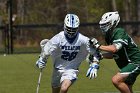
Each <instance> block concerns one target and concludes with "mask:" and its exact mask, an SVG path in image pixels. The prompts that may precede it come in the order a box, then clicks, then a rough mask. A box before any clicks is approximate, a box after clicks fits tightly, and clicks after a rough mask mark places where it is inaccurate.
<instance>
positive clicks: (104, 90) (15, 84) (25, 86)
mask: <svg viewBox="0 0 140 93" xmlns="http://www.w3.org/2000/svg"><path fill="white" fill-rule="evenodd" d="M38 55H39V54H15V55H7V56H3V55H0V93H36V87H37V81H38V76H39V69H38V68H36V67H35V62H36V60H37V59H38ZM87 69H88V63H86V62H83V63H82V64H81V66H80V72H79V76H78V80H77V82H75V83H74V85H73V86H72V87H71V88H70V90H69V92H68V93H113V92H118V91H117V90H116V89H115V88H114V86H113V85H112V83H111V78H112V76H113V75H114V74H115V73H116V72H117V70H118V68H117V66H116V64H115V62H114V61H113V60H102V61H101V64H100V69H99V71H98V77H97V78H96V79H93V80H90V79H88V78H87V77H86V76H85V74H86V71H87ZM51 72H52V63H51V61H50V59H49V60H48V64H47V68H45V69H44V70H43V75H42V79H41V86H40V92H39V93H51ZM134 90H135V91H140V76H139V77H138V78H137V81H136V83H135V85H134ZM136 93H140V92H136Z"/></svg>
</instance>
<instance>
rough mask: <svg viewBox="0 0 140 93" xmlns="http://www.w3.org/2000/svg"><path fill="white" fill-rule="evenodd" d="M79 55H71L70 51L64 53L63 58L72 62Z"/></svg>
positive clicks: (73, 53)
mask: <svg viewBox="0 0 140 93" xmlns="http://www.w3.org/2000/svg"><path fill="white" fill-rule="evenodd" d="M77 53H78V52H71V53H69V52H68V51H63V52H62V56H61V58H62V59H64V60H67V61H71V60H73V59H74V58H75V57H76V55H77Z"/></svg>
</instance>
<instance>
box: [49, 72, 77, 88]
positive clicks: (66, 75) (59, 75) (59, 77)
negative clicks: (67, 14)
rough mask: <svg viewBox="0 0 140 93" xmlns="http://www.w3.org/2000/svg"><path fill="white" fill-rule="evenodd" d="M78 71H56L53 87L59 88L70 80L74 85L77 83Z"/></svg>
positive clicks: (53, 75)
mask: <svg viewBox="0 0 140 93" xmlns="http://www.w3.org/2000/svg"><path fill="white" fill-rule="evenodd" d="M78 72H79V71H78V70H74V69H69V70H58V69H54V70H53V74H52V87H54V88H57V87H60V86H61V83H62V82H63V81H64V80H65V79H69V80H70V81H71V82H72V83H73V82H74V81H76V79H77V75H78Z"/></svg>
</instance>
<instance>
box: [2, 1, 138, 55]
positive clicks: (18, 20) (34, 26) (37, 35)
mask: <svg viewBox="0 0 140 93" xmlns="http://www.w3.org/2000/svg"><path fill="white" fill-rule="evenodd" d="M108 11H118V12H119V14H120V16H121V22H120V25H121V26H122V27H124V28H125V29H126V31H127V32H128V33H129V35H130V36H132V38H133V39H134V41H135V42H136V43H137V44H138V45H139V44H140V0H0V53H7V54H12V53H38V52H40V48H39V43H40V41H41V40H42V39H44V38H48V39H50V38H51V37H53V36H54V35H55V34H57V33H59V32H60V31H62V30H63V20H64V17H65V15H66V14H67V13H74V14H77V15H78V16H79V18H80V23H81V25H80V29H79V31H80V32H81V33H82V34H84V35H86V36H88V37H95V38H97V39H98V40H99V41H100V42H104V41H103V38H104V37H103V35H102V33H101V31H100V28H99V24H98V22H99V21H100V18H101V16H102V15H103V14H104V13H105V12H108Z"/></svg>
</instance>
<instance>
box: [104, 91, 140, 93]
mask: <svg viewBox="0 0 140 93" xmlns="http://www.w3.org/2000/svg"><path fill="white" fill-rule="evenodd" d="M103 93H120V92H115V91H114V92H113V91H107V92H103ZM134 93H140V91H134Z"/></svg>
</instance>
